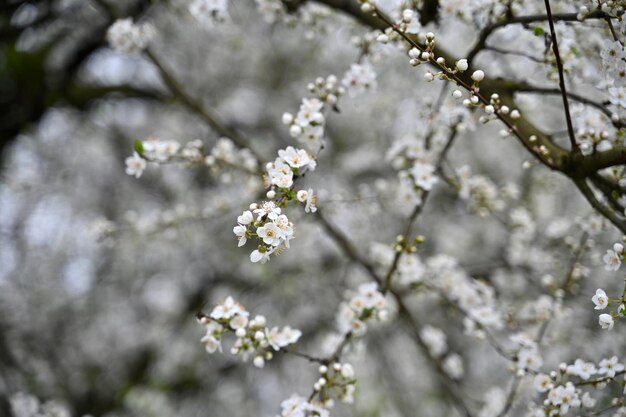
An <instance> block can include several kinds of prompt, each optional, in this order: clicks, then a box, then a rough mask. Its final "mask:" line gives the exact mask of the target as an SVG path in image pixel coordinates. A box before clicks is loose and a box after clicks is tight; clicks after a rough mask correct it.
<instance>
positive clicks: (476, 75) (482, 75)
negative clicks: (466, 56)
mask: <svg viewBox="0 0 626 417" xmlns="http://www.w3.org/2000/svg"><path fill="white" fill-rule="evenodd" d="M484 78H485V73H484V72H482V71H481V70H477V71H474V73H473V74H472V80H474V81H476V82H481V81H482V80H483V79H484Z"/></svg>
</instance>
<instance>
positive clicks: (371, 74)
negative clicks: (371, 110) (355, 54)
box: [341, 62, 376, 96]
mask: <svg viewBox="0 0 626 417" xmlns="http://www.w3.org/2000/svg"><path fill="white" fill-rule="evenodd" d="M341 84H343V85H344V86H345V87H346V88H347V89H348V91H349V92H350V94H351V95H354V96H356V95H358V94H362V93H364V92H366V91H368V90H371V89H373V88H375V87H376V72H375V71H374V69H373V68H372V66H371V65H370V64H369V63H368V62H365V63H363V64H356V63H355V64H352V65H351V66H350V70H349V71H347V72H346V73H345V75H344V76H343V79H342V80H341Z"/></svg>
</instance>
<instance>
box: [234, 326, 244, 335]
mask: <svg viewBox="0 0 626 417" xmlns="http://www.w3.org/2000/svg"><path fill="white" fill-rule="evenodd" d="M245 335H246V329H244V328H243V327H240V328H238V329H237V330H235V336H237V337H244V336H245Z"/></svg>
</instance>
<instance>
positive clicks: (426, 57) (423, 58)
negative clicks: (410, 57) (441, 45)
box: [421, 51, 430, 61]
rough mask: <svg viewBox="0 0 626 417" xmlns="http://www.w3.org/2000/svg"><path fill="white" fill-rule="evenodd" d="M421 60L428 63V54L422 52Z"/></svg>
mask: <svg viewBox="0 0 626 417" xmlns="http://www.w3.org/2000/svg"><path fill="white" fill-rule="evenodd" d="M421 58H422V60H424V61H428V60H429V59H430V52H426V51H424V52H422V55H421Z"/></svg>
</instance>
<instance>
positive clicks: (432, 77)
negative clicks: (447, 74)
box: [424, 71, 435, 81]
mask: <svg viewBox="0 0 626 417" xmlns="http://www.w3.org/2000/svg"><path fill="white" fill-rule="evenodd" d="M424 79H425V80H426V81H432V80H434V79H435V76H434V75H433V74H432V73H431V72H430V71H429V72H427V73H426V74H424Z"/></svg>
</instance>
